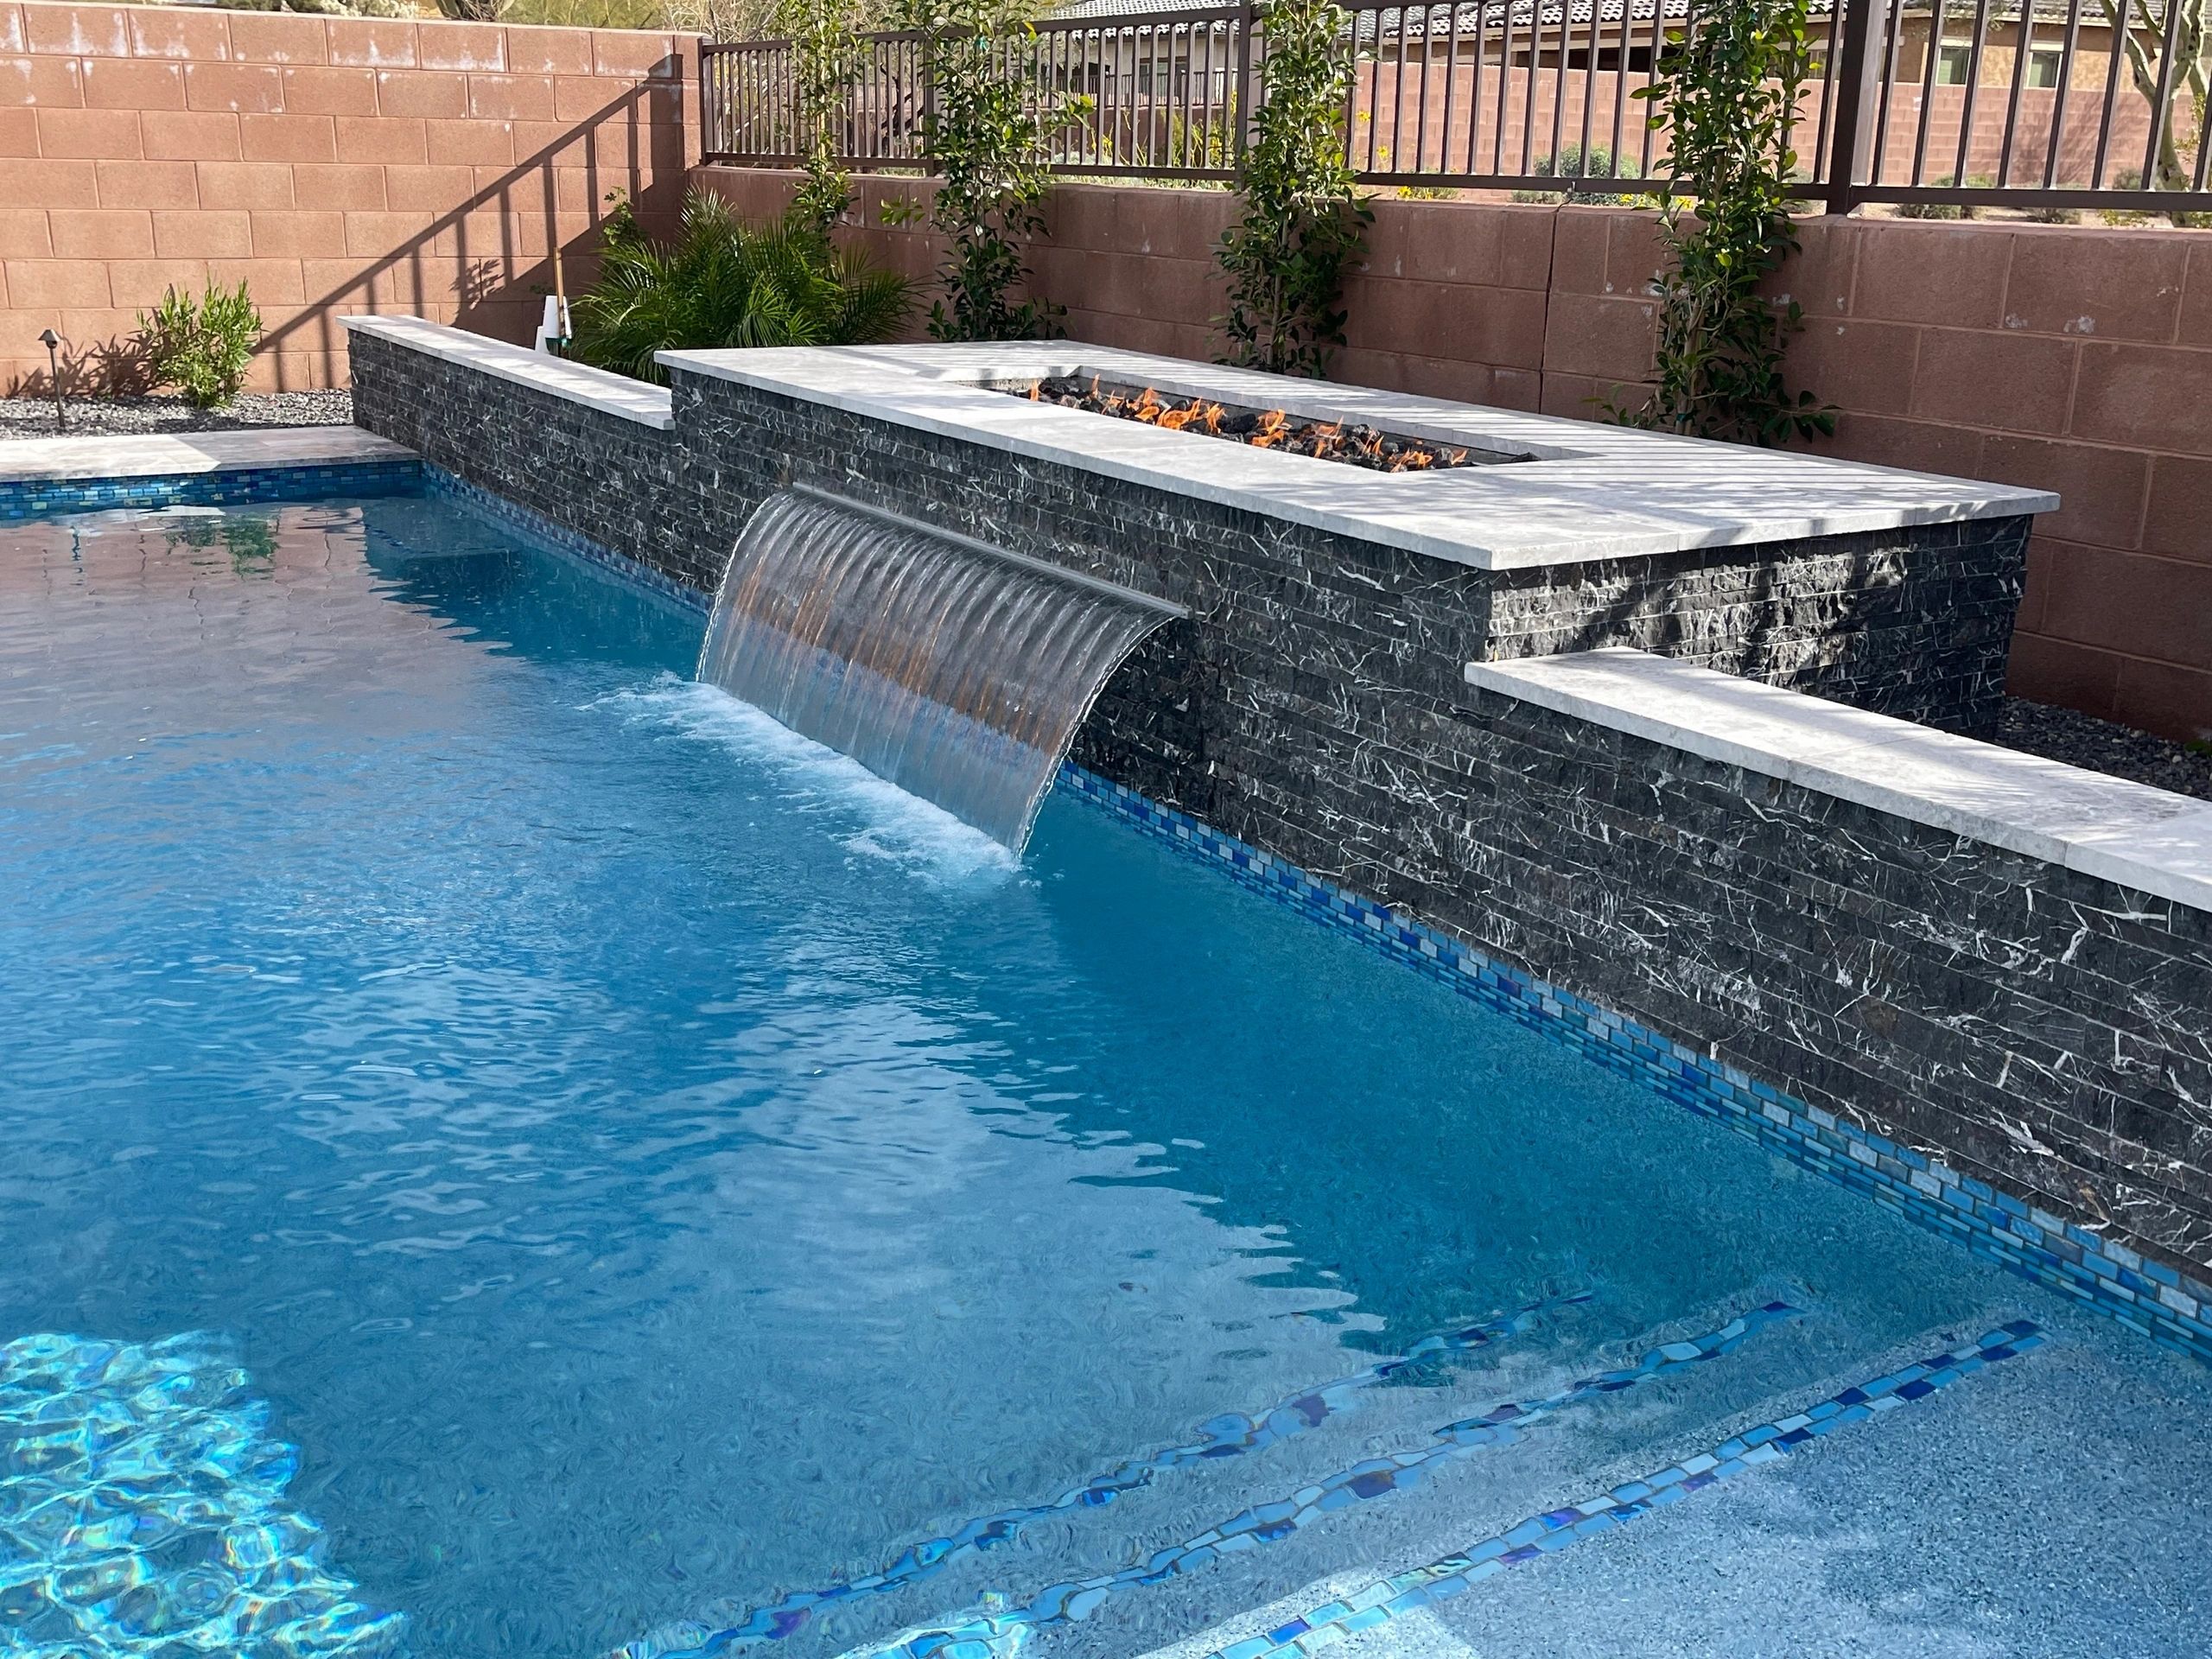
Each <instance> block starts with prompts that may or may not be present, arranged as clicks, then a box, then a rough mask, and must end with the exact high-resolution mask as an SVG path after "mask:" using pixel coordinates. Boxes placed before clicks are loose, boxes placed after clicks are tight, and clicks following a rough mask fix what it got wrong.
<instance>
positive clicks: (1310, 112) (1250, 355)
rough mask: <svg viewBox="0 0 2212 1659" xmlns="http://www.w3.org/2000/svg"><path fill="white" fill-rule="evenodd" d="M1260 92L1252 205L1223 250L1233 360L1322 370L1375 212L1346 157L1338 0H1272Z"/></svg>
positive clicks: (1248, 180) (1246, 165)
mask: <svg viewBox="0 0 2212 1659" xmlns="http://www.w3.org/2000/svg"><path fill="white" fill-rule="evenodd" d="M1262 16H1263V17H1264V19H1265V21H1266V27H1267V35H1266V51H1265V54H1264V55H1263V56H1262V58H1261V60H1260V79H1261V102H1260V106H1259V109H1258V110H1257V111H1256V112H1255V114H1254V116H1253V118H1252V123H1251V129H1250V138H1249V143H1247V145H1246V147H1245V152H1244V158H1243V170H1242V172H1241V174H1240V175H1239V177H1238V181H1237V188H1238V190H1239V192H1240V193H1241V194H1242V195H1243V200H1244V212H1243V216H1242V217H1241V218H1240V219H1238V220H1237V221H1236V224H1234V225H1232V226H1230V228H1229V231H1228V232H1227V233H1226V234H1225V235H1224V237H1223V238H1222V241H1221V246H1220V248H1219V250H1218V251H1217V258H1218V260H1219V262H1220V264H1221V268H1222V270H1223V271H1224V273H1225V274H1226V275H1227V277H1228V278H1229V310H1228V313H1227V315H1224V317H1222V318H1221V319H1220V320H1219V321H1220V326H1221V330H1222V333H1223V334H1224V335H1225V336H1226V337H1227V340H1228V351H1227V353H1226V354H1225V356H1224V361H1227V362H1230V363H1236V364H1239V365H1244V366H1246V367H1252V368H1262V369H1269V370H1273V371H1274V372H1276V373H1279V374H1307V375H1317V376H1318V375H1319V374H1321V373H1323V372H1325V371H1326V369H1327V368H1328V365H1329V358H1330V355H1331V353H1332V352H1333V351H1334V350H1335V349H1336V347H1338V346H1341V345H1343V344H1344V323H1345V321H1346V314H1345V311H1344V279H1345V277H1346V276H1347V275H1348V274H1349V273H1350V271H1351V268H1352V266H1353V265H1354V264H1356V263H1357V260H1358V259H1359V257H1360V254H1361V251H1363V248H1364V247H1365V245H1366V240H1367V226H1369V225H1370V223H1371V222H1372V221H1373V219H1374V217H1375V214H1374V211H1373V210H1372V209H1371V208H1370V207H1368V206H1367V205H1366V203H1365V202H1363V201H1362V200H1359V198H1358V197H1357V194H1355V192H1354V190H1353V186H1352V171H1351V165H1350V163H1349V162H1347V160H1346V159H1345V156H1344V124H1343V112H1344V108H1345V106H1346V105H1347V104H1348V103H1349V101H1350V97H1351V73H1352V67H1351V62H1350V60H1349V59H1348V57H1347V56H1346V54H1344V53H1343V52H1342V51H1341V50H1340V49H1339V42H1340V41H1341V40H1342V39H1343V38H1344V31H1345V29H1347V27H1348V25H1349V23H1350V22H1351V18H1350V15H1349V14H1348V13H1346V12H1345V11H1344V9H1343V8H1342V7H1341V6H1338V5H1337V4H1335V3H1334V0H1268V3H1267V5H1266V6H1265V8H1264V10H1263V11H1262Z"/></svg>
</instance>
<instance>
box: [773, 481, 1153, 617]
mask: <svg viewBox="0 0 2212 1659" xmlns="http://www.w3.org/2000/svg"><path fill="white" fill-rule="evenodd" d="M789 487H790V489H791V493H792V494H793V495H803V496H804V497H806V498H807V499H809V500H810V501H821V502H824V503H826V504H827V505H830V506H833V507H840V508H842V509H843V510H844V511H845V512H857V513H860V514H861V515H862V516H864V517H866V518H874V519H877V520H879V521H880V522H881V523H883V524H889V525H890V526H892V528H893V529H894V530H903V531H912V532H913V533H914V534H917V535H921V536H934V537H938V539H939V540H940V541H946V542H950V543H953V544H954V545H956V546H958V547H964V548H967V549H968V550H969V551H971V552H975V553H980V554H982V556H984V557H985V558H990V559H1001V560H1004V561H1005V562H1006V563H1008V564H1018V565H1020V567H1021V568H1022V569H1025V570H1034V571H1035V572H1037V574H1038V575H1043V576H1050V577H1052V578H1053V579H1054V580H1055V581H1058V582H1069V583H1071V584H1072V585H1073V586H1075V587H1077V588H1090V591H1091V592H1093V593H1096V594H1107V595H1109V597H1111V598H1114V599H1118V600H1121V601H1123V602H1124V603H1126V604H1130V605H1141V606H1145V607H1149V608H1150V609H1153V610H1155V611H1158V612H1160V613H1162V614H1163V615H1166V616H1168V617H1171V618H1173V619H1174V620H1177V621H1182V620H1186V619H1187V618H1188V617H1189V616H1190V614H1191V611H1190V607H1188V606H1186V605H1178V604H1176V603H1175V602H1174V601H1173V600H1167V599H1157V598H1154V596H1153V595H1152V594H1147V593H1142V592H1140V591H1139V590H1138V589H1136V588H1124V587H1122V585H1121V584H1120V583H1119V582H1109V581H1107V580H1106V579H1105V578H1104V577H1103V576H1093V575H1086V574H1084V572H1083V571H1080V570H1071V569H1067V568H1066V567H1065V565H1058V564H1054V563H1052V561H1050V560H1049V559H1039V558H1033V557H1031V556H1029V555H1028V554H1027V553H1016V552H1015V551H1014V550H1013V549H1011V548H1006V547H1000V546H998V545H997V544H996V543H992V542H985V541H979V540H977V539H976V537H973V536H964V535H963V534H962V533H961V532H960V531H957V530H939V529H938V527H937V526H936V525H935V524H925V523H924V522H923V521H922V520H921V519H919V518H908V517H907V516H906V514H905V513H903V512H892V511H891V509H890V508H888V507H879V506H877V505H874V503H873V502H868V501H855V500H854V499H852V498H851V497H850V496H844V495H838V494H836V493H833V492H831V491H829V490H823V489H817V488H816V487H815V486H813V485H811V484H793V485H791V486H789Z"/></svg>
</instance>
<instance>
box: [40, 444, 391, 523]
mask: <svg viewBox="0 0 2212 1659" xmlns="http://www.w3.org/2000/svg"><path fill="white" fill-rule="evenodd" d="M422 487H423V463H422V462H421V461H416V459H414V458H413V457H412V456H409V457H407V458H405V459H404V460H397V461H330V462H326V463H321V464H316V465H312V466H290V467H228V468H225V469H223V470H221V471H219V472H212V473H162V474H156V475H154V476H152V477H148V478H67V479H10V480H0V520H7V519H14V518H32V517H34V516H36V515H39V514H43V513H58V512H105V511H107V510H110V509H111V508H116V507H149V508H152V507H178V506H186V507H226V506H239V505H245V504H247V503H251V502H257V501H321V500H327V499H331V498H333V497H338V496H375V495H413V494H415V493H417V492H418V491H420V490H421V489H422Z"/></svg>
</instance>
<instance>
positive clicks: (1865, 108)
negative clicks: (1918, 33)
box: [1827, 0, 1936, 213]
mask: <svg viewBox="0 0 2212 1659" xmlns="http://www.w3.org/2000/svg"><path fill="white" fill-rule="evenodd" d="M1840 10H1842V11H1843V60H1842V63H1841V65H1840V68H1839V69H1838V71H1837V73H1836V78H1835V96H1836V108H1835V121H1834V124H1832V125H1831V127H1830V128H1829V145H1830V147H1829V149H1828V155H1827V182H1828V188H1827V203H1828V212H1830V213H1849V212H1850V211H1851V210H1852V207H1853V206H1854V205H1855V203H1856V202H1857V200H1858V197H1857V194H1856V188H1857V186H1858V184H1859V176H1858V175H1859V162H1860V159H1861V157H1862V156H1864V155H1865V154H1866V149H1867V147H1868V146H1867V139H1868V137H1869V129H1870V128H1871V127H1872V124H1873V117H1874V105H1875V104H1876V102H1877V100H1878V98H1879V96H1880V86H1879V82H1880V77H1881V73H1882V62H1881V52H1880V42H1881V39H1882V35H1883V32H1884V31H1883V29H1881V27H1880V26H1879V25H1880V24H1881V23H1882V22H1885V20H1886V18H1887V16H1888V13H1889V0H1841V3H1840ZM1831 27H1833V25H1831ZM1829 48H1830V50H1834V39H1833V37H1831V39H1830V42H1829ZM1928 49H1929V51H1931V52H1933V51H1934V50H1935V49H1936V46H1935V43H1934V42H1933V41H1931V42H1929V48H1928Z"/></svg>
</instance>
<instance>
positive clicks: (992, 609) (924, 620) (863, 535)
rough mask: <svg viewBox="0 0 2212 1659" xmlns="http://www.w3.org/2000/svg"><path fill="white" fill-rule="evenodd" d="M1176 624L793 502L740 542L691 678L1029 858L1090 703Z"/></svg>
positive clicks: (771, 505) (891, 522)
mask: <svg viewBox="0 0 2212 1659" xmlns="http://www.w3.org/2000/svg"><path fill="white" fill-rule="evenodd" d="M1176 614H1178V611H1177V610H1176V607H1172V606H1168V605H1165V604H1163V603H1161V602H1160V601H1156V600H1152V599H1147V597H1145V596H1144V595H1142V594H1134V593H1130V592H1128V591H1127V590H1125V589H1122V588H1111V587H1109V586H1107V585H1105V584H1103V583H1100V582H1090V581H1089V580H1088V579H1086V578H1084V577H1082V576H1079V575H1075V574H1073V573H1071V572H1065V571H1058V570H1055V569H1052V567H1050V566H1047V565H1042V564H1038V563H1033V562H1031V561H1029V560H1026V559H1021V558H1019V557H1017V556H1014V555H1011V554H1007V553H1005V552H1003V551H1001V550H998V549H995V548H991V547H988V546H986V545H984V544H983V543H980V542H975V541H970V540H969V539H968V538H967V537H960V536H955V535H951V534H950V533H947V532H944V531H937V530H933V529H931V528H930V527H928V526H926V525H923V524H912V523H909V522H907V521H906V520H904V519H900V518H894V517H892V516H890V515H887V514H884V513H880V512H876V511H874V509H871V508H867V507H862V506H860V505H856V504H854V503H851V502H845V501H840V500H838V499H836V498H834V497H827V496H823V495H819V494H817V493H810V492H806V491H800V490H792V491H786V492H785V493H781V494H778V495H774V496H771V497H770V498H769V499H767V500H766V502H764V503H763V504H762V505H761V507H760V511H759V512H756V513H754V514H753V520H752V522H751V523H750V524H747V526H746V528H745V533H744V534H743V535H742V536H741V537H739V539H738V543H737V550H736V551H735V553H734V554H733V555H732V556H731V558H730V563H729V569H728V573H727V574H726V575H724V576H723V578H722V585H721V594H719V595H718V596H717V598H716V599H715V613H714V620H713V621H712V622H711V623H710V624H709V626H708V629H707V639H706V644H705V645H704V647H703V648H702V650H701V652H700V654H699V671H698V677H699V678H700V679H702V680H703V681H706V682H707V683H709V684H712V685H718V686H721V688H722V689H723V690H726V691H728V692H730V693H731V694H732V695H734V696H738V697H740V698H742V699H743V700H744V701H745V702H749V703H751V704H753V706H754V707H755V708H758V709H765V710H766V712H767V713H769V714H771V715H774V716H775V718H776V719H777V720H779V721H782V722H783V723H784V724H785V725H786V726H788V727H790V728H791V729H792V730H794V731H796V732H799V733H801V734H804V735H805V736H807V737H810V738H813V739H815V740H816V741H818V742H822V743H826V744H828V745H829V747H831V748H834V749H836V750H839V751H840V752H842V753H845V754H849V755H851V756H852V757H853V758H854V759H855V760H858V761H859V762H860V763H861V765H862V766H866V767H867V768H868V770H869V771H871V772H874V773H875V774H876V775H877V776H879V777H881V778H887V779H890V780H891V781H892V782H893V783H894V784H896V785H899V787H900V788H902V789H904V790H906V791H909V792H910V793H912V794H915V795H918V796H920V797H921V798H923V799H925V800H928V801H933V802H935V803H936V804H938V805H939V806H941V807H943V808H944V810H946V811H948V812H950V813H951V814H953V815H954V816H955V817H958V818H959V819H961V820H962V821H963V822H964V823H971V824H973V825H975V826H976V828H977V829H981V830H982V831H983V832H984V833H985V834H987V835H988V836H991V837H992V838H993V839H994V840H996V841H999V842H1003V843H1004V844H1005V845H1007V846H1008V847H1011V848H1013V849H1014V850H1015V851H1017V852H1019V851H1020V849H1021V847H1022V845H1023V843H1024V842H1027V840H1028V838H1029V829H1030V825H1031V823H1032V822H1033V820H1034V819H1035V817H1036V813H1037V807H1038V804H1039V802H1040V801H1042V800H1043V798H1044V796H1045V791H1046V789H1047V788H1048V787H1050V785H1051V784H1052V779H1053V776H1054V775H1055V773H1057V772H1058V770H1059V764H1060V760H1061V759H1062V757H1063V756H1064V755H1065V753H1066V752H1067V748H1068V745H1069V744H1070V743H1071V741H1073V740H1074V737H1075V733H1076V728H1077V727H1078V726H1080V725H1081V724H1082V723H1083V717H1084V715H1085V714H1087V713H1088V712H1089V711H1090V705H1091V702H1093V700H1094V699H1096V696H1097V695H1098V693H1099V691H1100V690H1102V689H1103V687H1104V685H1105V683H1106V681H1107V679H1108V678H1109V677H1110V676H1111V675H1112V674H1113V672H1114V671H1115V669H1116V668H1117V667H1118V666H1120V664H1121V663H1122V659H1123V658H1126V657H1128V654H1129V652H1132V651H1134V650H1135V648H1136V646H1137V645H1138V643H1139V642H1140V641H1141V640H1142V639H1144V637H1145V636H1146V635H1147V634H1148V633H1150V632H1152V631H1153V630H1154V628H1156V627H1158V626H1160V624H1161V623H1162V622H1164V621H1166V620H1168V619H1169V618H1170V617H1171V616H1173V615H1176Z"/></svg>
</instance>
